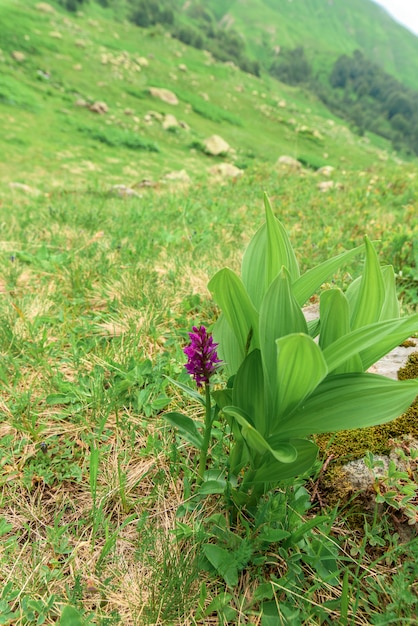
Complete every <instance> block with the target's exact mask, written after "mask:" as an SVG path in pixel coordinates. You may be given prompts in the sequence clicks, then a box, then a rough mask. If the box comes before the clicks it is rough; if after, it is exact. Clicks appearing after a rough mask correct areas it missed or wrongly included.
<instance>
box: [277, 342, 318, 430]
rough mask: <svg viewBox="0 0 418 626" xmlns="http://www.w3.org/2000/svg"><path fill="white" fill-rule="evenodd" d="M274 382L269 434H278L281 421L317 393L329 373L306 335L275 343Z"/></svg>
mask: <svg viewBox="0 0 418 626" xmlns="http://www.w3.org/2000/svg"><path fill="white" fill-rule="evenodd" d="M276 350H277V378H276V385H275V389H274V392H275V402H274V407H275V409H276V411H277V413H275V414H274V419H275V421H274V422H272V423H270V424H268V429H269V432H270V433H278V432H279V431H278V429H280V422H281V418H282V417H283V416H285V415H287V414H288V413H291V412H292V411H293V410H294V409H295V408H296V407H297V406H299V404H300V403H301V402H303V401H304V400H305V398H307V397H308V396H310V395H311V393H312V392H313V391H314V389H316V387H317V386H318V385H319V383H320V382H321V381H322V380H323V379H324V378H325V376H326V375H327V373H328V368H327V365H326V362H325V359H324V357H323V356H322V352H321V350H320V348H319V347H318V346H317V345H316V343H315V342H314V340H313V339H312V338H311V337H309V335H304V334H292V335H286V337H282V338H281V339H277V341H276Z"/></svg>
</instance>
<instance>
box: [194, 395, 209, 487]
mask: <svg viewBox="0 0 418 626" xmlns="http://www.w3.org/2000/svg"><path fill="white" fill-rule="evenodd" d="M205 395H206V411H205V431H204V433H203V444H202V449H201V451H200V458H199V475H198V481H197V482H198V484H200V483H201V482H202V481H203V475H204V473H205V470H206V461H207V458H208V448H209V442H210V436H211V433H212V406H211V400H210V385H209V383H206V384H205Z"/></svg>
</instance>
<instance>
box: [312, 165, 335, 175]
mask: <svg viewBox="0 0 418 626" xmlns="http://www.w3.org/2000/svg"><path fill="white" fill-rule="evenodd" d="M334 170H335V167H332V165H324V166H323V167H320V168H319V170H316V173H317V174H318V175H320V176H326V177H327V178H328V177H329V176H331V174H332V172H333V171H334Z"/></svg>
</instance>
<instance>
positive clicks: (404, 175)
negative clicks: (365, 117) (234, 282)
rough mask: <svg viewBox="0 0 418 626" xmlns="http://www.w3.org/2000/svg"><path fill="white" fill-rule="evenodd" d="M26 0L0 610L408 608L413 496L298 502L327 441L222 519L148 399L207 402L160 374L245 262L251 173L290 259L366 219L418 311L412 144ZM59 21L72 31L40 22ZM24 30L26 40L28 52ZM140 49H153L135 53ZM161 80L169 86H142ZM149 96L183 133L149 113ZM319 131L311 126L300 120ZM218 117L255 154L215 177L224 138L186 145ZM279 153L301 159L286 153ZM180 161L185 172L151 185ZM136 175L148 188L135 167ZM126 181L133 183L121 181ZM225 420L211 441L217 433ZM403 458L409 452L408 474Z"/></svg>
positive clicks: (412, 606) (365, 616)
mask: <svg viewBox="0 0 418 626" xmlns="http://www.w3.org/2000/svg"><path fill="white" fill-rule="evenodd" d="M34 4H35V2H33V3H29V2H27V3H22V2H20V1H19V0H14V1H13V2H12V1H11V0H10V1H7V2H3V3H2V4H1V7H0V23H1V24H2V26H1V28H0V35H1V37H2V43H1V44H0V47H1V48H2V50H3V52H4V55H3V56H2V57H1V59H2V60H0V63H1V70H2V75H1V76H2V77H1V82H0V93H2V94H6V95H7V94H8V95H7V98H6V99H4V98H2V100H1V101H0V113H1V116H2V119H3V120H5V121H6V131H5V132H4V133H2V134H1V136H0V149H1V150H2V155H3V159H2V161H3V167H2V168H1V173H0V182H1V188H0V218H1V219H0V227H1V237H0V261H1V264H0V267H1V272H0V292H1V295H2V297H1V299H0V355H1V359H0V388H1V394H0V410H1V419H0V537H1V547H0V623H2V624H10V625H11V624H19V625H20V624H22V625H23V624H24V625H32V624H33V625H35V624H54V623H57V622H58V623H61V624H62V625H63V626H66V625H67V626H68V625H69V624H71V625H72V626H75V625H76V624H82V625H85V624H86V625H87V624H103V625H111V624H112V625H113V624H126V625H138V626H142V625H150V626H151V625H157V624H178V625H179V626H180V625H184V624H190V625H192V624H226V623H233V624H261V626H268V624H269V623H277V615H276V618H274V617H273V618H271V619H273V620H274V619H276V621H275V622H271V621H270V622H269V620H268V615H269V614H270V613H274V610H275V608H274V607H275V606H276V605H277V603H278V604H279V606H280V607H281V609H280V610H281V617H282V623H284V624H299V623H300V624H328V623H336V622H338V621H339V623H340V624H370V623H373V624H382V625H383V624H388V623H403V624H413V623H414V621H416V615H417V606H416V595H415V594H416V579H417V574H418V572H417V569H416V561H417V558H416V557H417V542H416V538H414V536H413V535H412V534H411V535H408V534H407V530H405V529H406V524H405V523H404V518H403V514H402V510H401V511H399V510H398V509H394V508H393V507H390V506H389V505H385V507H383V508H382V509H379V510H377V509H376V511H375V510H366V509H365V507H364V502H362V501H361V500H354V499H353V500H352V501H347V500H344V501H342V502H341V503H339V504H335V503H334V502H333V503H331V504H329V505H327V503H326V502H325V501H324V502H322V505H323V507H324V510H323V511H320V507H319V504H318V503H315V504H314V505H313V506H311V505H310V504H309V502H308V501H309V496H310V494H313V493H314V484H315V481H316V480H317V479H318V478H321V473H320V472H321V470H320V467H321V464H320V462H318V466H317V467H316V468H315V472H316V473H315V474H314V475H313V476H312V482H310V481H306V482H304V483H303V481H300V482H299V483H298V485H296V486H295V488H287V489H286V490H283V492H278V493H276V494H272V495H271V497H269V498H267V499H266V502H264V503H263V507H262V508H260V510H259V511H258V512H257V518H256V520H255V521H254V520H250V519H247V518H244V517H239V519H238V521H237V524H236V527H235V528H228V527H226V526H225V524H226V520H225V519H223V508H222V501H221V500H219V499H218V497H217V496H216V495H214V496H210V497H209V498H207V500H206V501H204V502H203V503H202V505H201V509H195V510H191V508H190V507H188V502H189V496H190V484H191V482H192V481H193V477H194V475H195V471H196V465H197V458H196V456H195V455H194V454H193V453H192V452H191V451H190V450H188V449H186V448H185V447H184V445H183V444H181V442H180V440H178V439H177V438H176V436H175V434H174V433H173V431H172V430H171V429H170V428H169V427H168V426H167V425H166V423H165V422H164V420H163V419H162V417H161V416H162V413H163V412H164V411H165V410H166V409H167V408H169V410H174V411H175V410H180V409H181V411H182V412H185V413H187V414H188V415H190V416H193V417H195V418H196V417H198V416H199V415H200V413H199V408H197V407H196V406H194V405H193V404H191V403H188V402H186V401H185V399H184V397H183V396H182V395H181V394H180V393H179V391H178V389H177V388H175V387H174V386H172V385H171V384H170V382H169V381H168V379H167V376H170V377H172V378H174V379H176V380H180V381H181V382H183V383H186V384H187V383H188V382H189V379H188V376H187V374H186V372H185V370H184V366H183V363H184V360H185V358H184V354H183V352H182V348H183V347H184V345H185V342H186V341H187V333H188V331H189V330H190V328H191V326H192V325H193V324H196V323H197V324H200V323H204V324H206V325H207V326H208V327H211V325H212V324H213V322H214V321H215V319H216V317H217V314H218V311H217V310H216V307H215V306H214V304H213V302H212V301H211V299H210V296H209V293H208V291H207V282H208V280H209V278H210V277H211V276H212V275H213V274H214V273H215V272H216V271H217V270H218V269H220V268H221V267H224V266H225V265H227V266H229V267H231V268H233V269H236V270H237V269H238V268H239V265H240V262H241V256H242V251H243V249H244V247H245V245H246V244H247V243H248V241H249V238H250V236H251V235H252V234H253V232H254V231H255V230H256V229H257V228H258V226H259V225H260V224H261V222H262V219H263V217H262V216H263V208H262V196H263V192H264V191H266V192H267V193H268V195H269V197H270V198H271V202H272V205H273V208H274V211H275V213H276V215H277V216H278V217H279V218H280V219H281V221H282V222H283V224H284V225H285V226H286V228H287V230H288V232H289V234H290V237H291V240H292V243H293V244H294V247H295V250H296V253H297V255H298V258H299V260H300V264H301V269H302V270H306V269H308V268H309V267H312V266H314V265H315V264H317V263H318V262H320V261H322V260H325V259H326V258H329V256H330V255H332V254H337V253H338V252H340V251H342V250H343V249H347V248H349V247H352V246H354V245H357V244H359V243H361V242H362V238H363V236H364V234H367V235H368V236H369V237H370V238H371V239H372V240H375V241H376V240H378V241H379V242H380V243H378V244H377V248H378V250H379V254H380V259H381V261H382V263H393V264H394V267H395V271H396V272H397V273H398V274H399V273H400V272H402V276H399V294H400V296H401V300H402V306H403V309H404V310H411V309H412V308H414V307H415V306H416V299H415V301H414V298H416V260H415V256H416V251H414V248H413V242H414V240H415V241H416V240H417V238H418V233H417V224H416V211H415V205H416V202H415V199H416V196H417V193H418V182H417V181H418V177H417V175H416V174H417V166H416V162H414V161H413V162H409V163H407V162H398V161H397V157H396V155H392V154H390V153H389V152H388V151H387V146H386V145H385V144H384V143H380V144H379V143H377V142H376V138H373V137H371V138H370V143H366V142H365V141H364V140H361V139H360V138H358V137H356V136H354V135H352V134H351V132H350V131H349V130H348V129H345V127H344V126H342V125H341V124H340V123H339V122H338V120H336V118H333V117H332V118H331V117H330V116H329V114H328V113H327V112H326V111H325V110H324V109H323V107H322V106H321V105H320V104H318V103H317V102H315V101H314V100H312V99H311V98H309V97H308V96H307V95H306V94H304V93H303V92H301V91H299V90H296V89H291V88H286V87H285V86H283V85H279V84H278V83H275V82H274V81H272V80H271V79H260V80H259V79H255V78H254V77H251V76H246V75H243V74H241V73H239V72H236V71H235V70H232V69H231V68H228V67H226V66H224V65H223V64H215V65H212V66H206V65H204V63H205V58H206V57H205V56H204V55H203V54H202V53H200V52H198V51H195V50H187V49H186V48H185V47H183V46H181V45H180V44H179V43H178V42H175V41H172V40H170V39H167V38H165V37H164V35H161V34H158V33H157V34H155V36H152V37H151V36H149V35H148V34H147V32H146V31H138V30H136V29H134V28H133V27H131V26H129V25H126V24H121V23H116V22H114V23H113V22H112V23H110V22H108V21H106V19H105V17H104V16H106V13H105V12H104V11H101V10H99V9H98V8H97V7H95V6H94V5H93V4H92V5H89V6H86V9H85V15H84V16H80V17H73V16H68V15H66V14H64V13H63V12H60V11H59V12H57V14H56V15H55V16H53V17H50V16H48V15H46V14H42V13H40V12H38V11H35V10H34V9H33V8H32V7H33V6H34ZM64 18H65V19H64ZM91 19H95V20H96V22H95V24H96V25H95V26H92V25H91V23H90V22H89V20H91ZM3 24H4V25H5V26H4V27H3ZM12 27H13V28H12ZM55 30H62V33H63V39H62V40H55V39H54V38H51V37H50V36H49V35H48V33H49V32H50V31H55ZM114 33H116V34H117V35H119V38H117V37H115V36H114ZM25 34H26V35H29V37H30V39H29V41H27V40H26V39H25V37H24V35H25ZM78 39H81V40H83V41H85V42H86V46H85V48H81V47H80V46H79V45H77V44H76V43H75V41H76V40H78ZM101 46H103V48H104V50H103V51H102V50H101ZM162 46H164V50H166V53H165V54H164V57H162V55H161V54H159V53H160V52H161V49H162ZM14 49H19V50H22V51H23V52H25V54H26V55H27V57H26V60H25V61H24V62H22V63H21V64H17V63H16V62H15V61H13V59H12V58H11V57H10V52H11V51H12V50H14ZM123 50H126V51H129V59H128V57H124V58H125V62H126V67H125V66H123V63H122V62H121V66H118V67H117V66H113V65H112V63H111V62H110V61H108V62H107V65H103V64H102V61H101V54H102V53H106V54H108V55H109V54H112V55H113V56H112V59H114V58H118V56H119V55H120V53H121V52H122V51H123ZM177 53H179V54H181V55H182V57H179V56H177ZM149 55H154V58H152V57H149ZM140 56H148V57H149V67H148V68H145V67H144V68H142V69H141V71H138V70H136V69H134V65H133V64H135V63H136V61H135V59H137V58H139V57H140ZM109 58H110V57H109ZM179 63H185V64H186V65H187V67H189V73H188V74H187V75H184V74H185V73H183V72H181V71H179V70H178V64H179ZM78 64H81V65H82V69H81V70H80V69H74V66H75V65H78ZM122 66H123V67H122ZM38 69H42V70H43V71H45V72H46V71H48V72H50V76H51V78H50V79H43V78H42V79H39V78H38V76H39V75H38V74H37V70H38ZM171 74H175V75H176V77H177V79H174V78H173V77H172V76H171V77H170V75H171ZM119 75H121V76H122V77H119ZM212 76H213V77H214V78H213V79H212V78H211V77H212ZM192 80H194V81H197V82H198V85H196V86H195V88H194V89H193V90H191V88H190V81H192ZM102 82H104V83H105V84H104V85H102V86H100V85H98V83H102ZM163 84H164V85H165V86H166V87H168V88H170V89H172V90H173V91H175V92H176V93H177V95H178V96H179V98H180V104H179V105H177V107H173V106H170V105H169V104H166V103H163V102H160V101H156V100H152V99H151V98H150V96H149V93H148V88H149V87H150V86H155V85H160V86H161V85H163ZM236 88H239V89H240V90H239V91H238V90H236ZM195 90H196V91H197V93H199V92H200V91H202V92H203V93H207V94H208V96H209V100H208V101H206V100H204V99H203V98H201V99H199V98H200V96H194V95H193V97H192V93H193V94H194V93H195ZM253 92H257V94H254V93H253ZM263 94H264V96H263ZM234 97H235V98H236V100H234ZM11 98H14V99H15V102H14V103H13V102H11ZM80 98H82V99H84V100H85V101H86V102H88V103H91V102H94V101H96V100H104V101H106V103H107V105H108V106H109V112H108V114H106V115H103V116H97V115H95V114H94V113H92V112H91V111H89V110H88V109H87V108H86V107H85V106H83V107H76V106H73V105H74V102H75V101H76V100H77V99H80ZM281 100H285V106H280V105H279V104H278V103H279V102H280V101H281ZM197 103H200V104H201V105H202V110H203V111H206V112H209V113H207V114H206V115H204V114H203V113H202V112H199V111H196V110H193V108H194V106H195V105H196V107H197V108H198V106H199V105H198V104H197ZM126 109H132V112H130V114H126V113H125V110H126ZM308 109H309V111H308ZM149 111H154V113H157V114H160V115H161V116H164V115H165V114H167V113H172V114H174V115H176V117H177V118H178V119H179V120H184V121H186V122H187V124H188V125H189V127H190V130H189V131H186V130H184V129H181V130H179V132H177V133H167V132H166V131H164V130H163V129H162V128H161V123H160V122H158V119H157V118H153V121H152V124H150V125H148V124H146V123H145V121H144V116H145V115H146V114H147V112H149ZM210 115H212V118H211V117H210ZM216 116H220V118H222V119H219V118H217V117H216ZM135 117H137V118H138V120H139V121H135V119H134V118H135ZM213 117H215V119H213ZM228 118H229V119H228ZM233 119H237V120H242V125H239V124H234V123H231V120H233ZM329 120H331V122H333V123H330V121H329ZM302 126H306V127H307V129H308V131H306V130H305V131H302V132H301V131H300V127H302ZM135 128H136V130H135ZM77 129H82V131H81V132H80V130H77ZM313 129H318V130H319V132H320V135H321V137H322V139H317V138H316V140H315V141H312V133H311V132H310V131H312V130H313ZM214 133H217V134H221V135H222V136H223V137H224V138H225V139H226V140H227V141H228V142H229V143H230V145H231V146H232V147H233V148H235V150H236V153H235V154H232V155H229V156H228V159H229V160H230V161H231V162H235V163H239V162H242V163H243V164H244V165H245V166H246V169H245V172H244V174H243V176H242V177H240V178H238V179H237V180H232V181H231V180H224V181H215V180H213V179H212V177H211V175H209V174H208V168H210V167H211V166H212V165H213V164H215V163H218V162H219V159H214V158H211V157H209V156H207V155H205V154H203V153H202V152H201V151H199V150H196V149H193V150H190V145H191V144H192V143H193V142H196V143H195V144H194V145H201V144H202V143H203V140H204V139H205V138H206V137H208V136H210V135H211V134H214ZM100 137H101V138H100ZM136 142H137V143H136ZM157 145H158V147H159V152H156V151H153V149H152V146H157ZM144 147H145V149H144ZM150 147H151V149H150ZM280 154H290V155H292V156H297V157H300V159H301V161H303V163H304V167H303V168H302V169H301V170H300V171H292V170H289V169H285V168H284V169H279V168H277V167H276V166H275V162H276V160H277V157H278V156H280ZM324 154H328V156H327V157H326V156H324ZM324 163H326V164H331V165H334V166H335V170H334V172H333V174H332V180H334V181H335V183H336V184H335V186H334V187H333V188H332V189H330V190H329V191H328V192H326V193H324V192H321V191H320V190H319V188H318V183H319V182H320V181H321V180H323V179H322V178H321V175H320V174H317V173H316V169H317V167H318V166H321V165H322V164H324ZM183 168H185V169H186V170H187V171H188V173H189V174H190V176H191V178H192V183H191V184H190V185H187V186H186V187H184V186H183V183H167V182H164V180H163V178H162V177H163V174H165V173H167V172H169V171H172V170H179V169H183ZM144 178H150V179H152V181H153V182H154V186H151V187H147V186H142V187H141V186H140V185H139V183H140V182H141V181H142V180H143V179H144ZM10 183H21V185H28V186H29V188H28V187H25V186H23V187H22V186H16V185H13V184H12V185H10ZM337 183H338V184H337ZM115 184H126V185H132V186H135V187H134V189H135V191H136V192H137V194H138V195H137V196H136V195H135V196H132V197H130V196H118V195H115V194H114V193H111V191H112V187H113V185H115ZM360 271H361V268H360V267H359V266H358V262H355V261H354V262H352V263H351V264H350V265H348V266H347V267H345V268H344V271H343V272H341V273H340V274H338V275H336V276H334V277H333V279H332V280H333V281H335V283H336V284H343V285H346V284H347V283H349V282H351V280H352V278H353V277H355V276H356V275H358V274H359V273H360ZM326 287H327V286H326V285H325V286H324V288H326ZM222 428H223V427H222V425H220V426H219V428H218V430H217V431H216V437H217V439H216V442H215V445H214V447H213V450H212V454H214V455H215V456H216V455H223V454H225V449H224V446H223V434H224V433H223V430H222ZM321 461H322V460H321ZM413 472H416V467H415V465H413V463H412V462H411V476H412V477H411V481H412V480H415V481H416V473H415V474H414V473H413ZM304 489H306V490H307V492H305V491H304ZM319 493H320V495H322V497H323V499H325V495H324V494H325V490H324V489H323V488H320V491H319ZM298 494H299V495H298ZM408 506H409V509H408V510H409V512H410V511H411V507H413V503H412V504H411V503H410V502H409V504H408ZM321 513H324V514H325V515H326V521H323V522H321V523H319V524H318V525H317V526H315V527H311V528H309V529H308V530H306V533H305V534H304V535H303V541H302V542H301V544H300V545H298V546H290V547H286V546H285V545H284V544H283V543H282V542H280V541H276V542H270V543H269V541H270V539H271V537H270V536H269V534H268V529H269V528H270V525H272V524H273V522H274V524H275V525H276V527H279V528H281V529H288V530H290V531H295V530H298V529H300V528H301V525H302V523H303V521H304V520H311V519H312V520H313V519H318V516H319V515H320V514H321ZM257 525H258V526H257ZM254 528H256V529H257V530H254ZM263 529H264V530H263ZM266 529H267V530H266ZM214 541H217V542H220V543H219V545H221V547H222V548H223V549H224V550H226V552H227V554H230V555H231V559H234V560H233V563H234V567H235V569H236V573H237V577H238V582H237V584H233V585H229V586H228V583H227V582H226V581H225V575H224V574H225V572H224V571H223V570H222V567H221V568H220V569H219V567H218V569H217V568H216V567H215V566H214V565H213V563H211V562H210V560H209V559H208V558H207V555H209V556H210V549H209V550H208V548H207V547H206V548H205V547H204V546H207V545H211V544H212V543H213V542H214ZM263 542H264V543H263ZM236 552H238V556H237V554H236ZM233 555H235V556H233ZM327 568H328V569H327ZM327 572H328V573H327ZM327 577H328V578H327ZM229 582H231V580H229ZM232 582H233V581H232ZM65 607H67V608H65ZM261 611H264V616H263V618H261V616H260V615H261ZM276 613H277V612H276ZM61 617H62V619H61Z"/></svg>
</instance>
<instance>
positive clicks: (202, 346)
mask: <svg viewBox="0 0 418 626" xmlns="http://www.w3.org/2000/svg"><path fill="white" fill-rule="evenodd" d="M189 337H190V340H191V342H190V345H188V346H187V347H186V348H184V350H183V352H184V354H185V355H186V356H187V359H188V361H187V363H186V364H185V368H186V370H187V371H188V372H189V374H190V375H191V376H193V378H194V379H195V381H196V384H197V386H198V387H202V386H203V383H208V382H209V378H210V377H211V376H212V374H213V373H214V372H215V371H216V369H217V367H218V364H219V363H221V360H220V359H218V355H217V353H216V347H217V345H218V344H217V343H214V341H213V339H212V337H211V335H208V333H207V331H206V328H205V327H204V326H200V327H199V328H198V327H197V326H193V332H192V333H189Z"/></svg>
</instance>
